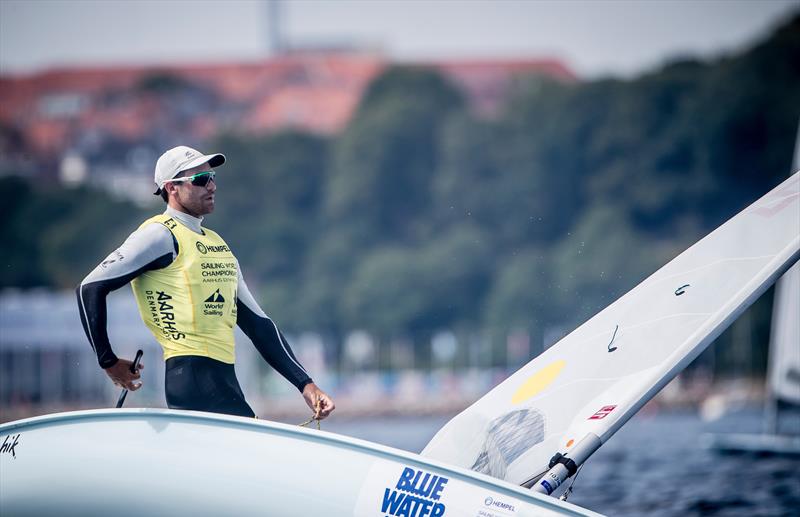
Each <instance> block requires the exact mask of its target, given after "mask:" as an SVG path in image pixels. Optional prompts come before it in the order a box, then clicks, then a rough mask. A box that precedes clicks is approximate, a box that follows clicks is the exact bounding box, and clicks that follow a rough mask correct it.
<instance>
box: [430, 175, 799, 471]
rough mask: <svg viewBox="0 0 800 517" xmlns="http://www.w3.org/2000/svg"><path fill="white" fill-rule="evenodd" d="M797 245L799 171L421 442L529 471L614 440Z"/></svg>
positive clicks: (792, 257) (485, 467)
mask: <svg viewBox="0 0 800 517" xmlns="http://www.w3.org/2000/svg"><path fill="white" fill-rule="evenodd" d="M798 257H800V173H796V174H794V175H793V176H792V177H791V178H789V179H788V180H786V181H784V182H783V183H782V184H781V185H779V186H778V187H776V188H775V189H773V190H772V191H771V192H770V193H768V194H767V195H765V196H764V197H762V198H761V199H760V200H758V201H757V202H755V203H754V204H753V205H751V206H750V207H748V208H746V209H745V210H744V211H742V212H741V213H739V214H738V215H736V216H735V217H733V218H732V219H730V220H729V221H728V222H726V223H725V224H723V225H722V226H720V227H719V228H717V229H716V230H715V231H714V232H712V233H711V234H709V235H708V236H706V237H705V238H704V239H702V240H701V241H700V242H698V243H696V244H695V245H694V246H692V247H691V248H689V249H688V250H686V251H685V252H683V253H682V254H681V255H679V256H678V257H676V258H675V259H674V260H672V261H671V262H670V263H668V264H667V265H666V266H664V267H662V268H661V269H660V270H658V271H657V272H656V273H654V274H653V275H651V276H650V277H649V278H647V279H646V280H645V281H644V282H642V283H641V284H639V285H638V286H637V287H635V288H634V289H633V290H631V291H630V292H629V293H627V294H626V295H624V296H623V297H621V298H620V299H619V300H617V301H616V302H614V303H613V304H611V305H610V306H609V307H607V308H606V309H604V310H603V311H602V312H600V313H599V314H597V315H596V316H594V317H593V318H591V319H590V320H589V321H587V322H586V323H584V324H583V325H581V326H580V327H579V328H578V329H576V330H575V331H573V332H572V333H571V334H569V335H568V336H566V337H565V338H563V339H562V340H561V341H559V342H558V343H556V344H555V345H553V346H552V347H550V348H549V349H547V350H546V351H545V352H544V353H542V354H541V355H540V356H538V357H536V358H535V359H534V360H532V361H531V362H530V363H528V364H527V365H525V366H524V367H523V368H522V369H520V370H519V371H517V372H516V373H514V374H513V375H512V376H511V377H509V378H508V379H507V380H506V381H504V382H503V383H501V384H500V385H498V386H497V387H495V388H494V389H493V390H491V391H490V392H489V393H488V394H486V395H485V396H484V397H482V398H481V399H480V400H478V401H477V402H476V403H475V404H473V405H472V406H470V407H469V408H467V409H466V410H464V411H463V412H462V413H460V414H459V415H457V416H456V417H455V418H453V419H452V420H451V421H450V422H448V424H446V425H445V426H444V427H443V428H442V429H441V430H440V431H439V432H438V433H437V434H436V436H434V438H433V439H432V440H431V442H430V443H429V444H428V445H427V446H426V447H425V449H424V450H423V451H422V454H423V455H424V456H428V457H431V458H435V459H438V460H441V461H444V462H448V463H451V464H455V465H459V466H462V467H465V468H469V469H472V470H476V471H479V472H483V473H485V474H488V475H490V476H494V477H497V478H501V479H505V480H507V481H509V482H512V483H516V484H525V483H527V482H530V480H531V479H532V478H533V477H535V476H537V475H540V474H542V473H544V472H545V471H547V470H548V463H549V461H550V459H551V457H552V456H553V455H554V454H555V453H556V452H560V453H562V454H567V455H568V454H569V453H570V452H571V451H573V448H574V449H577V447H576V446H577V445H578V443H580V441H581V440H582V439H583V438H584V437H588V436H595V437H597V438H599V440H600V441H601V442H605V441H606V440H608V439H609V438H610V437H611V436H612V435H613V434H614V433H615V432H616V431H617V430H618V429H619V428H620V427H621V426H622V425H623V424H625V422H627V421H628V420H629V419H630V418H631V417H632V416H633V415H634V414H635V413H636V411H638V410H639V409H640V408H641V407H642V406H643V405H644V404H645V403H646V402H647V401H648V400H649V399H651V398H652V397H653V396H654V395H655V394H656V393H657V392H658V391H659V390H660V389H661V388H663V387H664V386H665V385H666V384H667V383H668V382H669V381H670V380H671V379H672V378H673V377H675V375H677V374H678V372H680V371H681V370H682V369H683V368H685V367H686V366H687V365H688V364H689V363H690V362H691V361H692V360H693V359H694V358H695V357H696V356H697V355H698V354H699V353H700V352H702V351H703V349H705V347H706V346H708V344H709V343H711V342H712V341H713V340H714V339H715V338H716V337H717V336H718V335H719V334H720V333H721V332H722V331H723V330H724V329H725V328H726V327H727V326H728V325H730V323H731V322H733V321H734V320H735V319H736V317H737V316H738V315H739V314H741V312H742V311H744V310H745V309H746V308H747V307H748V306H749V305H750V304H751V303H752V302H753V301H755V300H756V299H757V298H758V296H759V295H760V294H762V293H763V292H764V291H765V290H766V289H767V288H768V287H769V286H770V285H772V283H773V282H775V280H776V279H777V278H778V277H779V276H780V275H781V274H783V273H784V272H785V271H786V270H787V269H788V268H789V267H790V266H791V265H792V264H793V263H794V262H796V261H797V259H798ZM795 317H796V316H795ZM573 452H577V451H573Z"/></svg>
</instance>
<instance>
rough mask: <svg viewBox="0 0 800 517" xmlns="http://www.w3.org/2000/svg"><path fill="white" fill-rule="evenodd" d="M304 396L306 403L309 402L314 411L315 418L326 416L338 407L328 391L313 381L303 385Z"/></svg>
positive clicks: (320, 418)
mask: <svg viewBox="0 0 800 517" xmlns="http://www.w3.org/2000/svg"><path fill="white" fill-rule="evenodd" d="M303 398H304V399H305V401H306V404H308V407H310V408H311V410H312V411H314V419H315V420H322V419H323V418H326V417H327V416H328V415H330V414H331V413H332V412H333V410H334V409H336V404H334V403H333V399H332V398H330V397H329V396H328V394H327V393H325V392H324V391H322V390H321V389H319V387H317V385H316V384H314V383H313V382H310V383H308V384H306V385H305V386H304V387H303Z"/></svg>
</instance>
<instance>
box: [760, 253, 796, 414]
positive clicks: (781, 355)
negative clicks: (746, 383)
mask: <svg viewBox="0 0 800 517" xmlns="http://www.w3.org/2000/svg"><path fill="white" fill-rule="evenodd" d="M767 382H768V386H767V387H768V389H769V392H770V394H771V397H772V398H774V399H777V400H781V401H785V402H791V403H793V404H800V262H798V263H797V264H795V265H794V266H792V268H791V269H790V270H789V271H788V272H787V273H786V274H785V275H783V276H782V277H781V279H780V280H779V281H778V283H777V285H776V287H775V304H774V307H773V310H772V331H771V333H770V343H769V374H768V379H767Z"/></svg>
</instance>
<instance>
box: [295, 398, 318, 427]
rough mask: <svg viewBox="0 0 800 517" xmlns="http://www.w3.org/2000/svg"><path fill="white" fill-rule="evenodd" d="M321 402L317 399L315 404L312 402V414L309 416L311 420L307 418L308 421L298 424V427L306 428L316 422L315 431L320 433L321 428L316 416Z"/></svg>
mask: <svg viewBox="0 0 800 517" xmlns="http://www.w3.org/2000/svg"><path fill="white" fill-rule="evenodd" d="M321 402H322V401H321V400H320V399H317V400H316V402H314V414H313V415H311V418H309V419H308V420H306V421H305V422H303V423H302V424H298V425H299V426H300V427H308V425H309V424H310V423H311V422H314V421H316V422H317V431H321V430H322V426H320V424H319V418H317V415H319V405H320V403H321Z"/></svg>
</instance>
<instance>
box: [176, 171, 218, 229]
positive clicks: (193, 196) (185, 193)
mask: <svg viewBox="0 0 800 517" xmlns="http://www.w3.org/2000/svg"><path fill="white" fill-rule="evenodd" d="M210 170H212V169H211V167H210V166H209V165H208V163H204V164H202V165H198V166H197V167H193V168H191V169H188V170H185V171H183V172H181V173H180V174H178V175H177V176H176V178H185V177H189V176H191V175H193V174H197V173H198V172H206V171H210ZM167 185H170V187H168V188H169V190H168V192H170V196H171V198H172V199H174V200H175V201H176V202H177V203H178V205H179V207H178V208H182V209H183V211H184V212H186V213H187V214H189V215H193V216H195V217H200V216H203V215H206V214H210V213H211V212H213V211H214V193H215V192H216V191H217V184H216V182H214V180H211V181H209V182H208V184H207V185H206V186H204V187H198V186H195V185H192V183H191V182H190V181H181V182H173V183H167Z"/></svg>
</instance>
